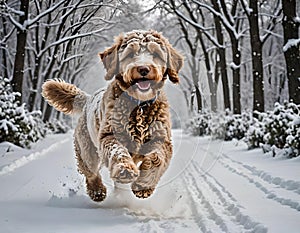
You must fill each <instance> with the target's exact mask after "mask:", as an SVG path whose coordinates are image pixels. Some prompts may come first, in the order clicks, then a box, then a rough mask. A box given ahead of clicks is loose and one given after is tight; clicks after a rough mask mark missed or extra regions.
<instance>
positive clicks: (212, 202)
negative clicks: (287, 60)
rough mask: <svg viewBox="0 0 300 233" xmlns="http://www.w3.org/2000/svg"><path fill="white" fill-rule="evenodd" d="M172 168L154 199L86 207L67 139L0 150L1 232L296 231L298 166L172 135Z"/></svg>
mask: <svg viewBox="0 0 300 233" xmlns="http://www.w3.org/2000/svg"><path fill="white" fill-rule="evenodd" d="M173 140H174V145H175V150H174V151H175V152H174V158H173V160H172V163H171V165H170V167H169V169H168V171H167V173H166V174H165V175H164V177H163V179H162V180H161V182H160V184H159V187H158V188H157V190H156V192H155V194H154V195H153V196H152V197H151V198H149V199H147V200H139V199H136V198H135V197H133V195H132V194H131V192H130V190H129V189H128V187H127V186H122V187H119V188H118V189H114V188H113V186H112V184H111V182H110V179H109V178H108V174H107V171H104V173H103V176H104V181H105V183H106V185H107V187H108V191H109V193H108V197H107V199H106V200H105V201H104V202H103V203H94V202H92V201H90V200H89V198H88V197H87V196H86V194H85V191H84V180H83V177H82V176H81V175H79V174H78V173H77V171H76V164H75V159H74V153H73V147H72V136H71V134H67V135H52V136H50V137H48V138H47V139H45V140H44V141H42V142H40V143H38V144H37V145H36V146H35V147H34V148H33V149H32V150H31V151H30V152H28V151H26V150H22V149H19V148H11V149H10V150H13V151H11V152H8V153H6V149H7V146H6V147H5V146H3V145H2V147H0V149H1V151H0V153H1V154H0V185H1V192H0V233H19V232H22V233H26V232H28V233H29V232H30V233H35V232H37V233H41V232H43V233H68V232H70V233H73V232H76V233H80V232H82V233H89V232H91V233H92V232H93V233H97V232H118V230H120V231H121V232H145V233H148V232H180V233H181V232H212V233H218V232H229V233H235V232H237V233H240V232H257V233H264V232H271V233H281V232H289V233H294V232H295V233H296V232H299V229H300V169H299V166H300V159H299V158H296V159H289V160H286V159H282V158H278V159H277V158H275V159H274V158H270V157H268V156H266V155H262V153H261V151H260V150H252V151H248V150H246V147H245V145H243V144H242V143H237V142H222V141H213V140H211V139H210V138H208V137H206V138H191V137H189V136H186V135H183V134H182V133H181V131H173Z"/></svg>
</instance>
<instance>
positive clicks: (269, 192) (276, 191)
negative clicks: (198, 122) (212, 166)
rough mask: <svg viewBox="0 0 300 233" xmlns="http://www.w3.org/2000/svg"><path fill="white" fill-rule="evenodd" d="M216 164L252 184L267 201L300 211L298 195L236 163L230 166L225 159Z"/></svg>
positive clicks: (299, 197) (228, 161)
mask: <svg viewBox="0 0 300 233" xmlns="http://www.w3.org/2000/svg"><path fill="white" fill-rule="evenodd" d="M218 162H219V163H220V164H221V165H222V166H223V167H225V168H226V169H228V170H229V171H230V172H232V173H234V174H236V175H238V176H240V177H242V178H244V179H246V180H247V181H248V182H249V183H250V184H253V185H254V186H255V187H256V188H257V189H259V190H260V191H262V192H263V193H264V194H265V196H266V197H267V198H268V199H270V200H273V201H276V202H278V203H279V204H281V205H283V206H288V207H290V208H292V209H294V210H296V211H300V196H299V194H297V193H294V192H290V190H288V189H285V188H282V187H281V186H278V185H274V184H273V183H272V182H268V181H265V180H264V179H262V178H261V177H259V176H257V175H254V174H252V173H251V172H249V170H247V169H246V168H245V167H244V166H243V165H238V164H237V163H236V164H234V165H232V163H231V164H230V160H228V159H227V161H226V158H225V159H224V158H221V159H220V160H219V161H218ZM270 177H271V176H270ZM285 197H290V198H285Z"/></svg>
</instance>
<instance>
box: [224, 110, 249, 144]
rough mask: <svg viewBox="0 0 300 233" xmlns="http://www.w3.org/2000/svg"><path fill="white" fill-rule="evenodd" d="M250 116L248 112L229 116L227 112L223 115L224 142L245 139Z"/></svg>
mask: <svg viewBox="0 0 300 233" xmlns="http://www.w3.org/2000/svg"><path fill="white" fill-rule="evenodd" d="M251 119H252V116H251V114H250V113H248V112H243V113H242V114H234V115H232V114H230V112H227V113H226V115H225V138H224V139H225V140H226V141H229V140H232V139H238V140H240V139H242V138H244V137H245V134H246V132H247V131H248V129H249V124H250V121H251Z"/></svg>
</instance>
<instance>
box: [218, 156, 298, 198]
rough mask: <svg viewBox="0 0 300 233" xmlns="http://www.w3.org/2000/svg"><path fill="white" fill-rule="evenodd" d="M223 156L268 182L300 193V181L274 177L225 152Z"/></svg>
mask: <svg viewBox="0 0 300 233" xmlns="http://www.w3.org/2000/svg"><path fill="white" fill-rule="evenodd" d="M222 157H223V158H225V159H228V160H229V161H230V162H232V163H234V164H237V165H240V166H243V167H244V168H245V169H247V170H248V171H249V172H251V173H252V174H253V175H255V176H257V177H259V178H261V179H263V180H264V181H266V182H268V183H269V184H273V185H276V186H277V187H278V188H283V189H286V190H288V191H293V192H295V193H297V194H300V181H295V180H286V179H283V178H281V177H278V176H276V177H274V176H272V175H270V174H268V173H267V172H265V171H263V170H259V169H257V168H256V167H254V166H250V165H247V164H244V163H242V162H239V161H236V160H234V159H232V158H230V157H229V156H227V155H225V154H222Z"/></svg>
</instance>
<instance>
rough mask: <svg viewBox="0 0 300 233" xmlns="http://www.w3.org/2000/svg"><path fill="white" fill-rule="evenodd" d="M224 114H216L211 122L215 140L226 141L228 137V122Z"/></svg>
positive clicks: (211, 130)
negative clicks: (226, 136)
mask: <svg viewBox="0 0 300 233" xmlns="http://www.w3.org/2000/svg"><path fill="white" fill-rule="evenodd" d="M225 121H226V120H225V116H224V113H215V114H213V115H212V117H211V120H210V122H209V128H210V135H211V136H212V137H213V138H215V139H222V140H224V138H225V135H226V122H225Z"/></svg>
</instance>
